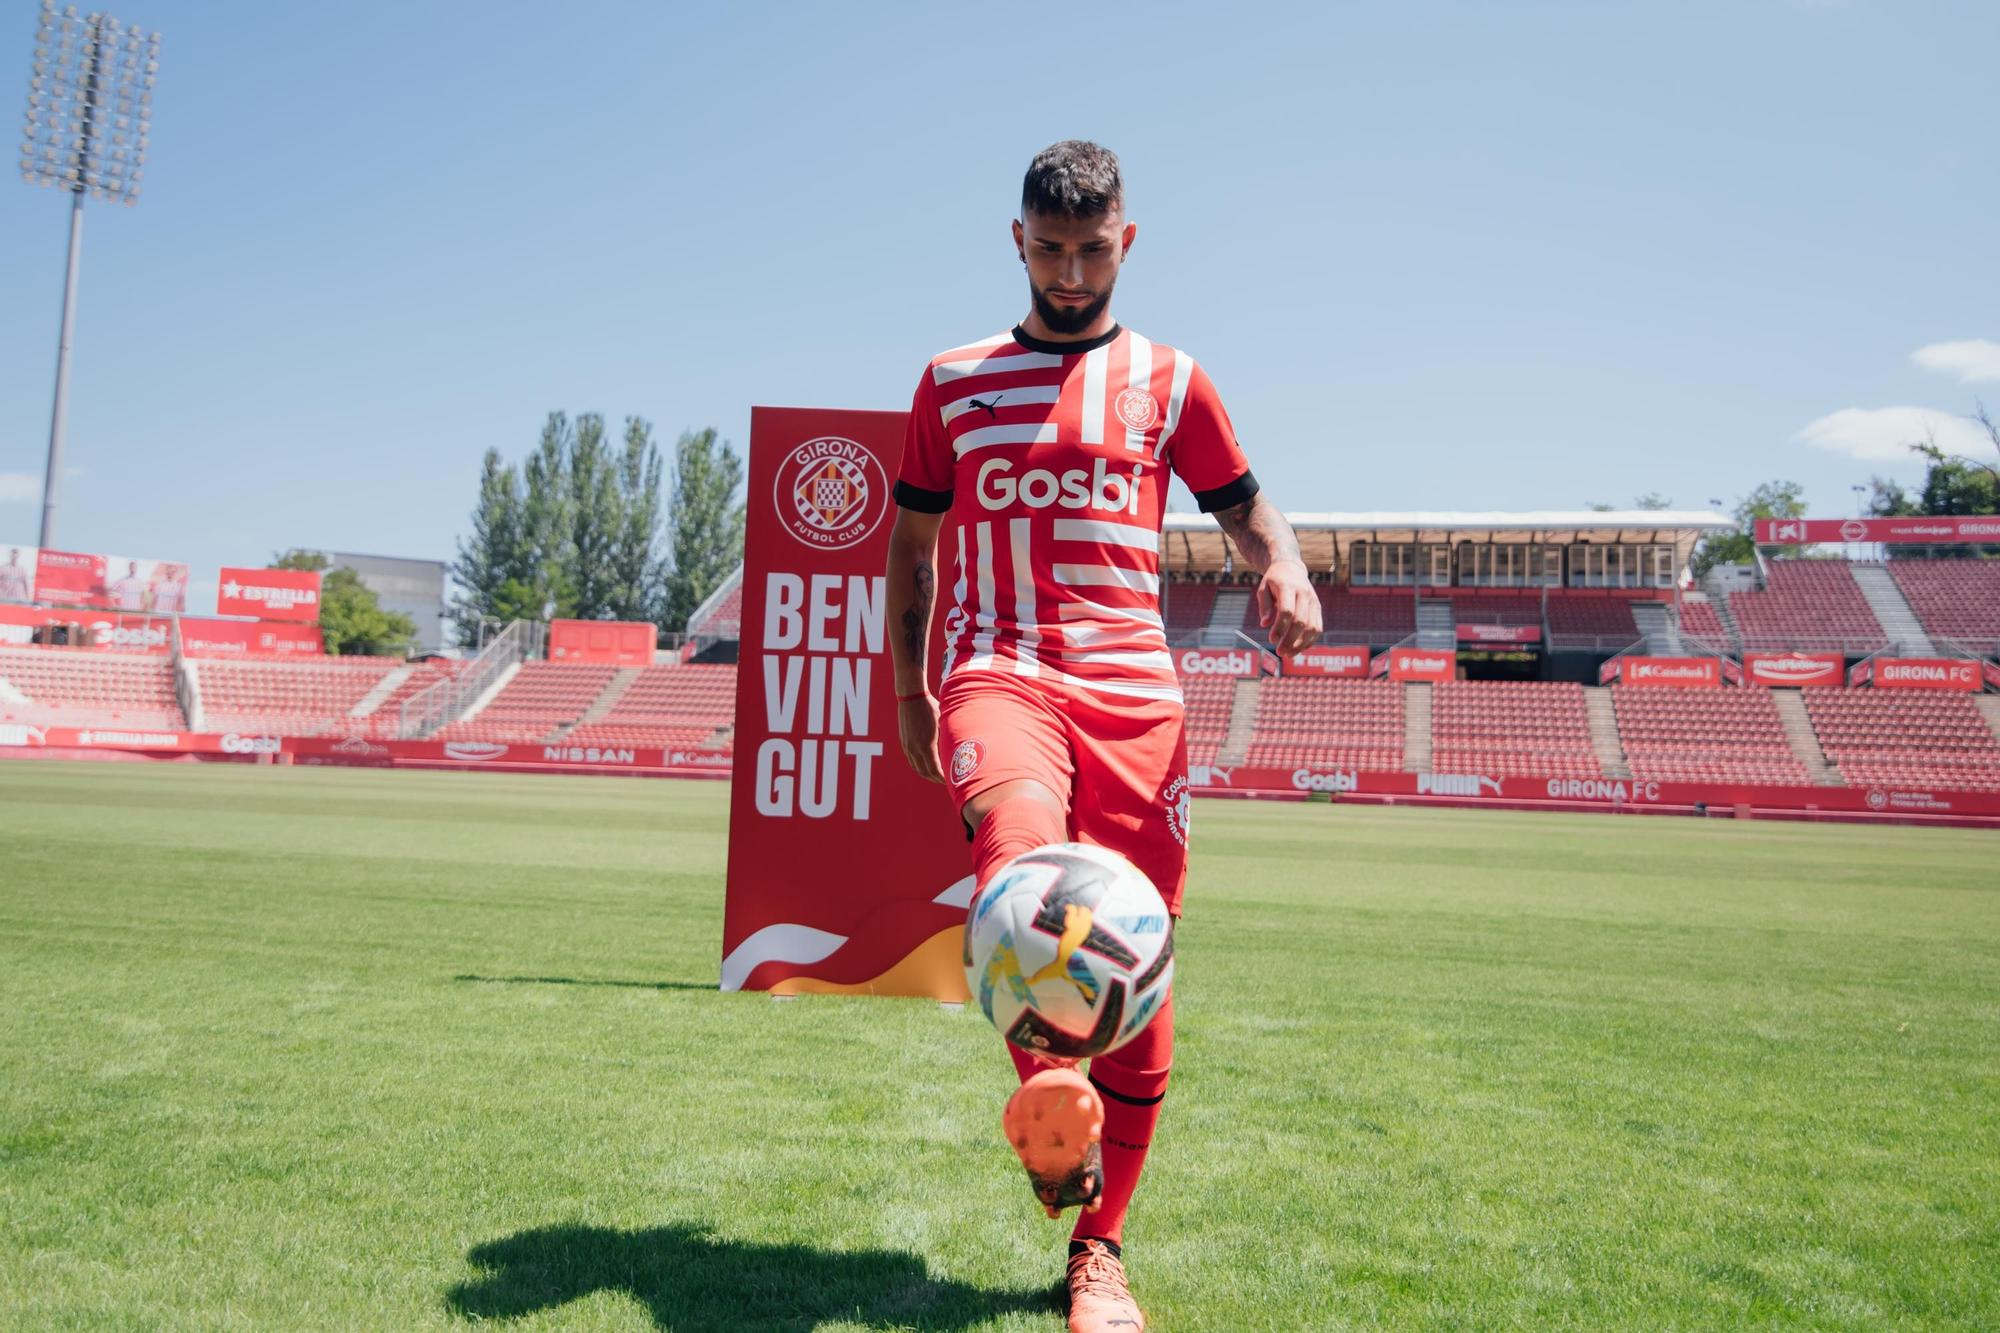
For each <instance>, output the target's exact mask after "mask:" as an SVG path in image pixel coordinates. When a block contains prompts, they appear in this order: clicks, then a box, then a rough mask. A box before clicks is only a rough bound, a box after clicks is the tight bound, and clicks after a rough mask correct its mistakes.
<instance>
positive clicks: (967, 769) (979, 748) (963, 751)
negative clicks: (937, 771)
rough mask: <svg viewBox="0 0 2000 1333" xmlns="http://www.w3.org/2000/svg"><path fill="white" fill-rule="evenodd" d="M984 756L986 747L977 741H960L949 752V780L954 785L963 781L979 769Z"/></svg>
mask: <svg viewBox="0 0 2000 1333" xmlns="http://www.w3.org/2000/svg"><path fill="white" fill-rule="evenodd" d="M984 758H986V747H985V746H983V745H981V744H980V743H979V742H978V741H960V742H959V743H958V748H956V749H954V750H953V751H952V752H951V780H952V783H953V784H954V785H957V784H961V783H963V782H964V781H965V780H966V779H967V778H969V777H971V776H972V775H973V774H974V773H977V772H978V771H979V763H980V761H981V760H983V759H984Z"/></svg>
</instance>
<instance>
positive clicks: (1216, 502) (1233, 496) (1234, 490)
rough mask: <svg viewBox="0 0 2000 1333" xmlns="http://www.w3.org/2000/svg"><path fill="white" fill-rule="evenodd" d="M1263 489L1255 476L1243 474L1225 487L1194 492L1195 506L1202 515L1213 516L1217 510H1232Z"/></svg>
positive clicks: (1248, 473) (1254, 474)
mask: <svg viewBox="0 0 2000 1333" xmlns="http://www.w3.org/2000/svg"><path fill="white" fill-rule="evenodd" d="M1262 489H1263V487H1261V486H1259V485H1258V484H1257V474H1256V473H1254V472H1245V473H1244V474H1243V475H1242V476H1240V477H1238V478H1237V479H1236V480H1235V481H1232V482H1230V483H1229V484H1228V485H1227V486H1217V487H1216V488H1215V489H1214V490H1212V491H1196V492H1195V493H1194V502H1195V504H1197V505H1199V506H1200V507H1201V512H1202V513H1204V514H1213V513H1214V512H1215V511H1216V510H1218V509H1234V508H1235V507H1236V506H1237V505H1240V504H1242V503H1243V502H1244V501H1245V500H1249V499H1252V498H1254V497H1255V496H1256V494H1257V492H1258V491H1260V490H1262Z"/></svg>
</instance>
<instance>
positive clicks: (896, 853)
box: [722, 407, 972, 1000]
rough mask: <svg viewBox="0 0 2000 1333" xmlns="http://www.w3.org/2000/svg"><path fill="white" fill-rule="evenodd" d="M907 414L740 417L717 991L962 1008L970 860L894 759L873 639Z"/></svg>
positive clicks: (942, 796) (890, 693)
mask: <svg viewBox="0 0 2000 1333" xmlns="http://www.w3.org/2000/svg"><path fill="white" fill-rule="evenodd" d="M906 419H907V417H906V414H905V413H901V412H837V411H815V410H810V409H799V408H774V407H759V408H755V409H753V410H752V412H751V417H750V479H749V492H748V493H749V501H748V518H747V521H746V524H745V532H744V565H743V641H742V650H741V652H742V655H741V658H740V660H739V664H738V667H737V672H736V681H737V687H736V688H737V694H736V745H735V749H736V756H737V758H736V765H735V769H734V773H733V779H732V790H731V793H730V817H729V877H728V892H727V897H726V900H725V902H724V906H723V924H722V989H724V990H774V991H780V992H797V991H833V992H843V993H866V994H875V995H933V996H936V997H938V998H940V999H957V1000H962V999H964V998H965V971H964V967H963V965H962V963H961V961H960V952H961V935H962V931H963V928H964V925H965V912H966V908H967V907H968V906H970V903H971V896H972V876H971V873H970V871H971V858H970V856H969V855H968V853H967V850H966V845H965V835H964V832H963V829H962V826H961V825H960V824H959V821H958V818H957V816H956V814H955V813H954V811H953V809H952V805H951V801H950V799H949V796H948V795H947V793H946V791H945V789H944V788H943V787H941V786H937V785H934V784H932V783H928V782H925V781H923V780H922V779H920V778H918V777H917V776H916V774H914V773H912V772H911V771H910V769H909V766H908V765H907V764H906V763H905V762H904V761H903V755H902V748H901V745H900V743H899V742H898V740H897V728H896V702H895V680H894V673H893V672H892V670H891V666H890V660H889V655H888V645H887V643H886V641H885V639H884V625H883V619H884V614H885V613H884V584H883V573H882V571H883V566H884V565H885V564H886V563H887V560H888V537H889V528H890V526H891V523H892V522H893V514H892V512H891V510H892V507H891V504H890V499H889V486H890V482H891V479H892V478H894V477H895V475H896V472H897V465H898V463H899V461H900V459H901V456H902V451H903V433H904V429H905V422H906ZM951 541H952V529H951V527H950V525H949V524H948V523H947V525H946V529H945V532H944V534H943V541H942V542H941V544H940V549H941V550H948V549H950V543H951ZM941 600H942V599H941ZM938 610H939V612H940V613H941V612H942V610H943V608H942V607H941V606H940V607H939V608H938ZM931 632H932V639H933V644H934V645H935V642H936V639H937V627H936V625H935V623H934V624H933V626H932V631H931ZM941 658H942V653H941V652H940V651H939V650H938V648H936V647H935V646H933V649H932V651H931V655H930V660H931V663H932V669H933V671H935V670H936V667H937V664H938V663H939V662H940V660H941Z"/></svg>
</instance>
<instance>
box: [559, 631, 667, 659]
mask: <svg viewBox="0 0 2000 1333" xmlns="http://www.w3.org/2000/svg"><path fill="white" fill-rule="evenodd" d="M659 638H660V634H659V631H658V630H657V629H655V628H654V627H653V626H652V625H650V624H648V623H647V622H645V621H643V620H551V621H550V622H549V660H550V661H551V662H594V663H598V664H600V665H606V666H621V667H648V666H651V665H652V664H653V646H654V645H655V644H657V643H658V642H659Z"/></svg>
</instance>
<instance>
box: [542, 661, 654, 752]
mask: <svg viewBox="0 0 2000 1333" xmlns="http://www.w3.org/2000/svg"><path fill="white" fill-rule="evenodd" d="M644 674H645V668H644V667H620V668H619V670H618V674H617V675H615V676H613V677H612V678H611V680H610V681H609V682H608V683H607V684H606V685H605V687H604V692H603V693H601V694H599V695H598V696H597V698H595V699H593V700H592V701H591V704H590V707H588V708H586V709H584V710H583V716H582V717H580V718H578V719H577V720H576V721H574V722H571V723H568V724H566V725H564V726H561V727H558V728H557V729H556V730H555V731H554V732H553V733H551V734H550V736H549V739H550V740H552V741H559V740H561V739H563V738H564V737H565V736H567V735H569V734H570V733H571V732H572V731H575V730H576V729H577V728H578V727H581V726H586V725H588V724H589V723H592V722H600V721H602V720H603V719H604V715H605V714H606V713H609V712H610V711H611V710H612V709H613V708H615V707H617V706H618V701H619V700H620V699H623V698H624V697H625V692H626V691H627V690H629V689H631V688H632V682H633V681H635V680H637V679H639V677H640V676H642V675H644Z"/></svg>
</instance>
